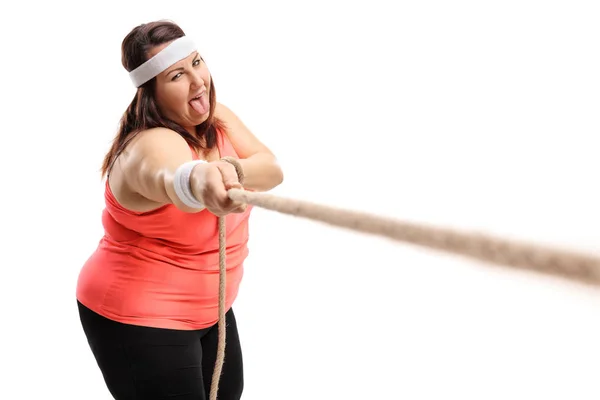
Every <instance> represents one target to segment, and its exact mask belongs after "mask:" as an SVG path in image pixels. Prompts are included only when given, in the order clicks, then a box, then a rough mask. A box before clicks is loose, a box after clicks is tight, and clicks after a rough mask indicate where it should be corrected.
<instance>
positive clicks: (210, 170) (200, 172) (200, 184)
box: [190, 161, 247, 217]
mask: <svg viewBox="0 0 600 400" xmlns="http://www.w3.org/2000/svg"><path fill="white" fill-rule="evenodd" d="M190 185H191V189H192V193H193V194H194V196H196V198H197V199H198V200H200V201H201V202H202V203H203V204H204V206H205V207H206V209H207V210H208V211H210V212H211V213H213V214H214V215H216V216H219V217H221V216H224V215H227V214H229V213H242V212H244V211H246V208H247V205H246V204H245V203H240V202H237V201H233V200H231V199H230V198H229V196H227V191H228V190H229V189H242V184H241V183H240V182H239V180H238V175H237V172H236V170H235V167H234V166H233V165H231V164H230V163H228V162H225V161H214V162H210V163H206V164H198V165H196V166H195V167H194V169H193V170H192V173H191V175H190Z"/></svg>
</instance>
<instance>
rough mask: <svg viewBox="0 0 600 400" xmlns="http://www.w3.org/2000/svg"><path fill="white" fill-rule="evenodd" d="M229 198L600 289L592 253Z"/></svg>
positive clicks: (268, 200) (278, 201) (280, 201)
mask: <svg viewBox="0 0 600 400" xmlns="http://www.w3.org/2000/svg"><path fill="white" fill-rule="evenodd" d="M228 196H229V198H230V199H232V200H234V201H238V202H241V203H246V204H252V205H254V206H257V207H261V208H265V209H268V210H272V211H276V212H279V213H283V214H288V215H293V216H297V217H304V218H308V219H312V220H316V221H320V222H323V223H326V224H329V225H334V226H338V227H342V228H348V229H351V230H355V231H358V232H363V233H369V234H374V235H379V236H385V237H388V238H390V239H393V240H397V241H401V242H406V243H411V244H415V245H419V246H423V247H428V248H432V249H436V250H441V251H446V252H449V253H455V254H459V255H463V256H467V257H471V258H474V259H477V260H480V261H484V262H488V263H491V264H496V265H500V266H508V267H513V268H516V269H521V270H529V271H533V272H538V273H542V274H546V275H550V276H556V277H561V278H566V279H569V280H573V281H576V282H579V283H584V284H587V285H594V286H600V259H599V258H596V257H593V256H591V255H586V254H580V253H576V252H573V251H568V250H562V249H551V248H547V247H542V246H538V245H534V244H528V243H523V242H518V241H515V240H507V239H502V238H498V237H493V236H490V235H485V234H482V233H467V232H459V231H456V230H450V229H444V228H439V227H432V226H425V225H419V224H414V223H408V222H403V221H398V220H394V219H391V218H385V217H381V216H378V215H374V214H368V213H364V212H358V211H350V210H343V209H339V208H335V207H330V206H325V205H321V204H316V203H312V202H307V201H301V200H296V199H290V198H284V197H278V196H275V195H272V194H268V193H257V192H248V191H245V190H243V189H230V190H229V191H228ZM223 220H224V217H221V218H220V219H219V255H220V260H219V262H220V281H219V282H220V283H219V344H218V350H217V351H218V357H217V362H216V364H215V374H214V375H213V385H212V387H211V396H210V400H216V399H217V397H216V392H217V386H218V382H219V375H220V373H221V369H222V366H223V359H224V354H221V353H222V352H224V349H225V326H224V324H225V321H224V320H225V315H224V310H223V309H224V301H225V225H224V222H223ZM213 391H214V396H213Z"/></svg>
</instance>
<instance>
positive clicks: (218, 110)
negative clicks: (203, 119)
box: [215, 102, 237, 122]
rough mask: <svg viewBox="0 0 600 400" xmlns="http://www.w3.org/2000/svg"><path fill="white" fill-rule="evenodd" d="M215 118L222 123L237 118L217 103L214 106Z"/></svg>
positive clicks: (223, 105) (227, 108)
mask: <svg viewBox="0 0 600 400" xmlns="http://www.w3.org/2000/svg"><path fill="white" fill-rule="evenodd" d="M215 117H217V118H218V119H220V120H223V121H224V122H227V120H229V119H232V118H237V115H235V113H234V112H233V111H232V110H231V109H230V108H229V107H227V106H226V105H225V104H223V103H219V102H217V104H216V105H215Z"/></svg>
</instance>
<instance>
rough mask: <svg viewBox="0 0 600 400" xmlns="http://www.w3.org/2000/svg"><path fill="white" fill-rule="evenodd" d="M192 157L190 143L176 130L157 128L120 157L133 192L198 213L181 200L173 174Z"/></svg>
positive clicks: (121, 166)
mask: <svg viewBox="0 0 600 400" xmlns="http://www.w3.org/2000/svg"><path fill="white" fill-rule="evenodd" d="M191 160H192V153H191V151H190V148H189V146H188V144H187V142H186V141H185V140H184V139H183V138H182V137H181V136H180V135H179V134H177V133H176V132H173V131H171V130H169V129H166V128H154V129H150V130H147V131H144V132H142V133H140V134H139V135H138V137H136V138H135V139H134V140H133V141H132V142H131V143H130V144H129V146H128V147H127V151H125V152H123V154H121V156H120V158H119V167H120V169H121V174H122V176H123V179H124V181H125V183H126V185H127V187H128V189H129V190H130V191H131V192H134V193H137V194H139V195H140V196H142V197H144V198H146V199H148V200H150V201H153V202H156V203H159V204H167V203H171V204H174V205H175V206H176V207H177V208H179V209H181V210H182V211H185V212H198V211H200V209H193V208H190V207H188V206H186V205H185V204H183V203H182V202H181V200H179V198H178V197H177V194H176V193H175V189H174V186H173V176H174V174H175V171H176V170H177V168H178V167H179V166H180V165H181V164H183V163H185V162H187V161H191Z"/></svg>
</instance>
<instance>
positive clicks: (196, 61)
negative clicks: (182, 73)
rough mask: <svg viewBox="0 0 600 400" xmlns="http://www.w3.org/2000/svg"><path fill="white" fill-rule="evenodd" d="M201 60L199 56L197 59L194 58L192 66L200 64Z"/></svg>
mask: <svg viewBox="0 0 600 400" xmlns="http://www.w3.org/2000/svg"><path fill="white" fill-rule="evenodd" d="M201 62H202V59H201V58H199V59H197V60H194V63H193V64H192V65H193V66H194V67H197V66H198V65H200V63H201Z"/></svg>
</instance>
